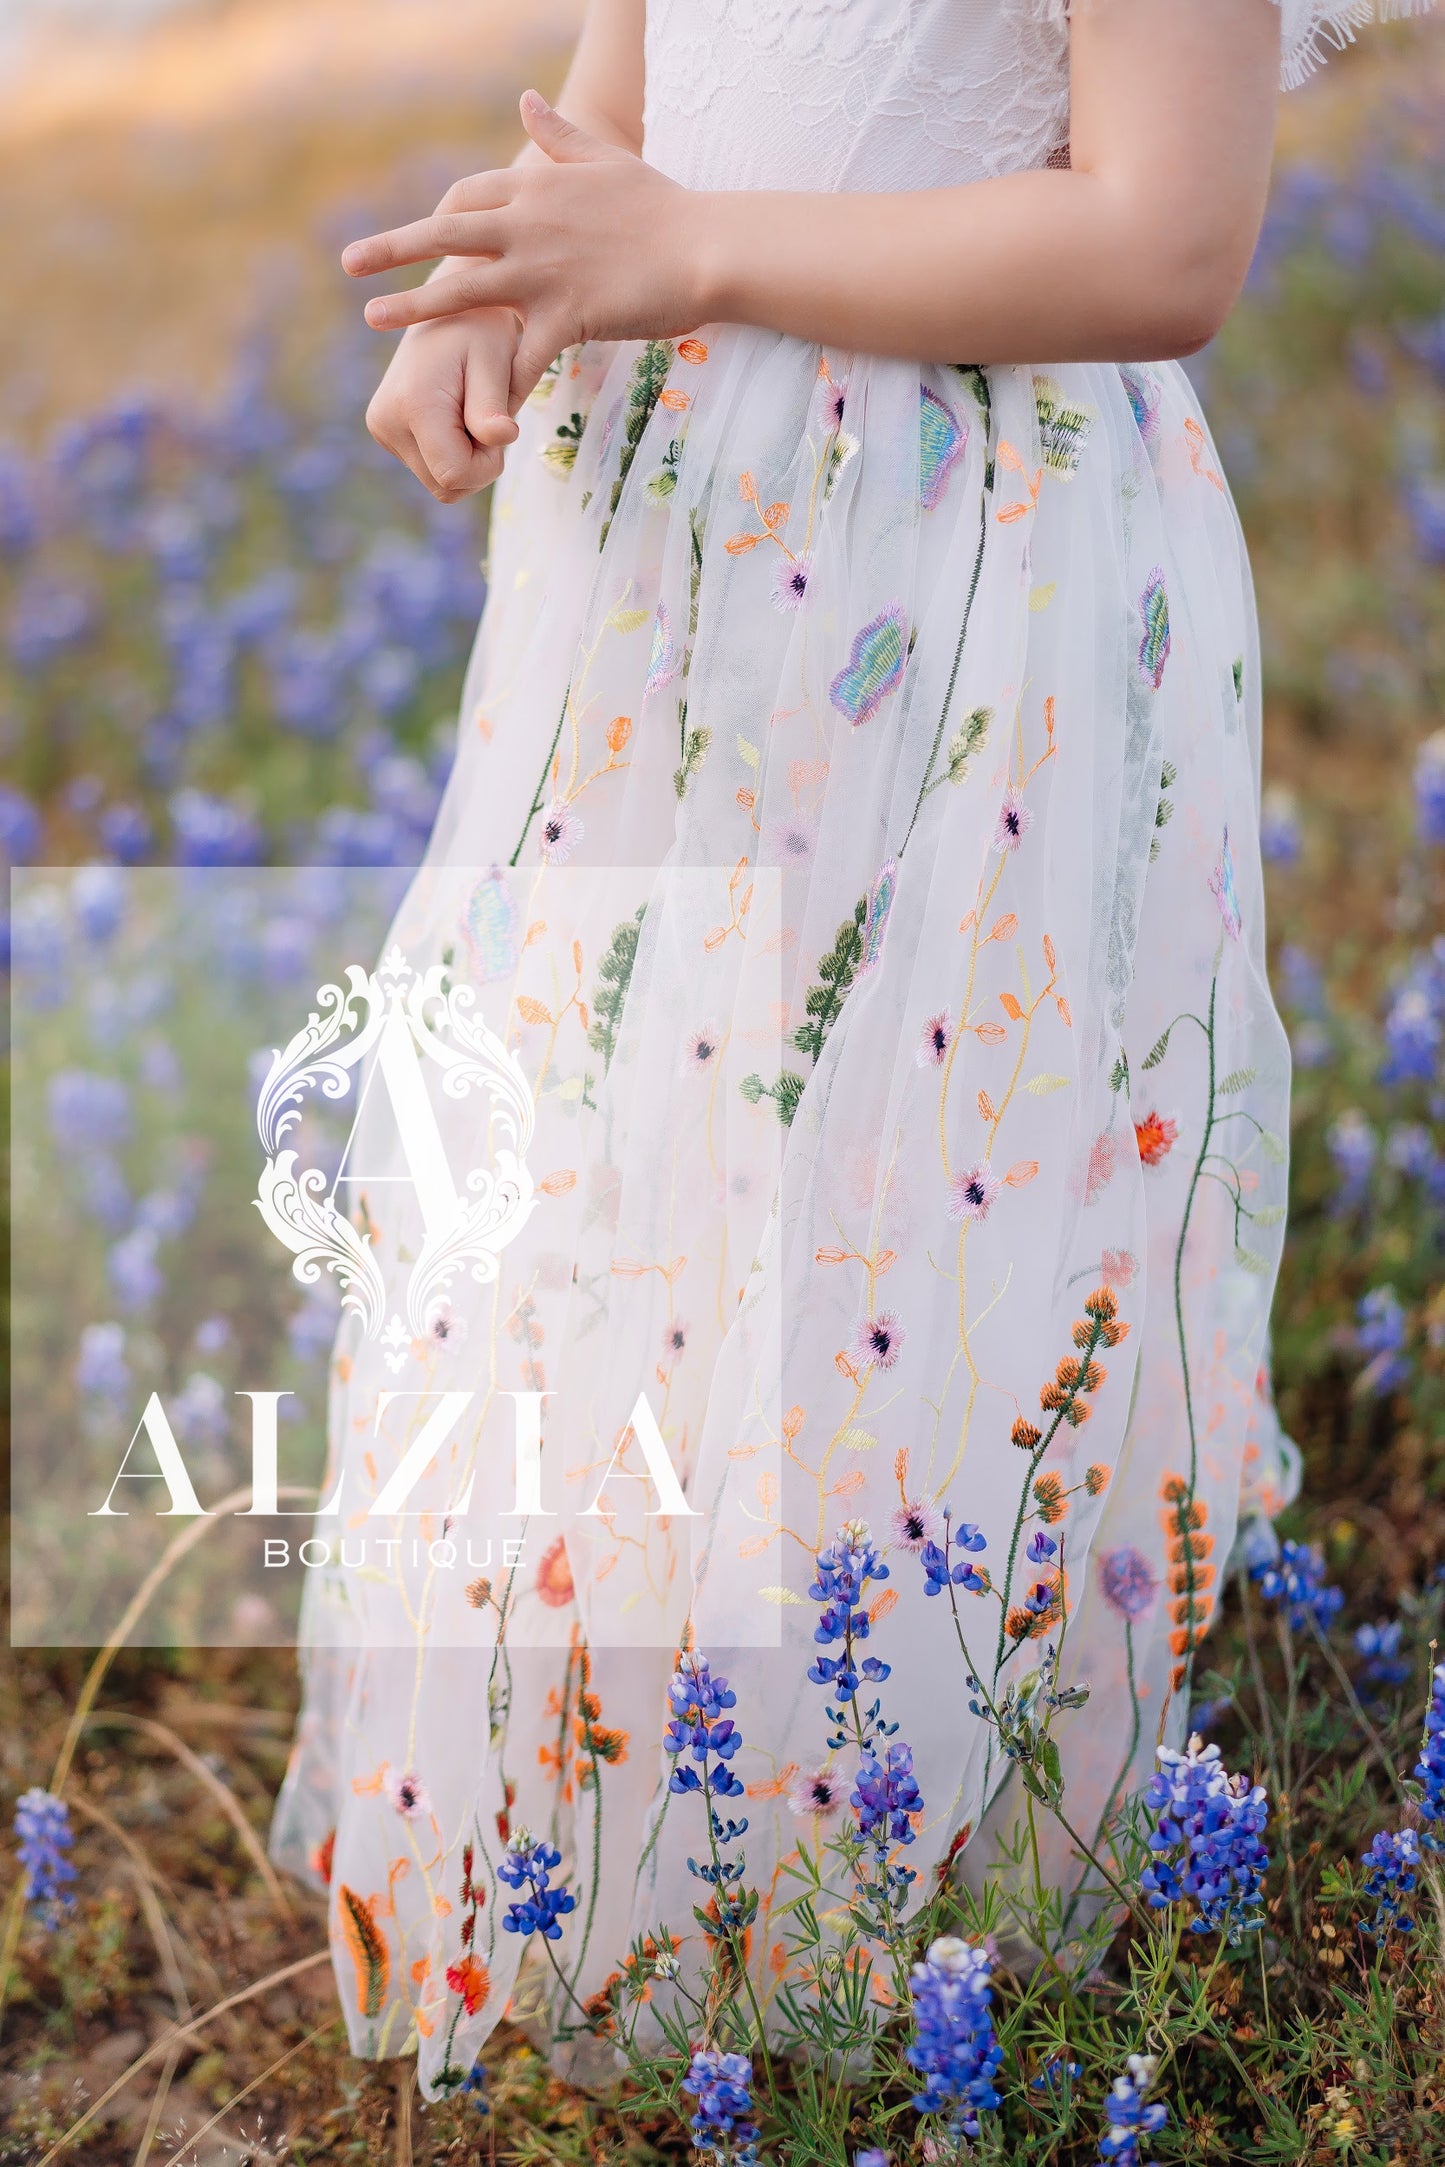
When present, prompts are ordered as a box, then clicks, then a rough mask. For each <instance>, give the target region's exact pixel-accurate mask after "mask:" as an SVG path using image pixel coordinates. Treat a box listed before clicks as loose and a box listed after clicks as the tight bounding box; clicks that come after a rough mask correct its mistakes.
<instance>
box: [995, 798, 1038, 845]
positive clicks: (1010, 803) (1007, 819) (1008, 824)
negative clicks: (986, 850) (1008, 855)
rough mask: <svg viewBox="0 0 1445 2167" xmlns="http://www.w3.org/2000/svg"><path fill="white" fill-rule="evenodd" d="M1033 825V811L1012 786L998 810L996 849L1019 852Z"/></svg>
mask: <svg viewBox="0 0 1445 2167" xmlns="http://www.w3.org/2000/svg"><path fill="white" fill-rule="evenodd" d="M1033 824H1034V816H1033V811H1032V809H1031V808H1030V807H1029V806H1027V805H1025V803H1024V801H1023V799H1022V797H1021V796H1020V795H1019V793H1018V791H1017V790H1015V789H1014V787H1013V785H1012V784H1010V785H1009V787H1008V789H1007V790H1005V792H1004V794H1003V803H1002V805H1001V806H1000V807H999V809H998V826H997V827H996V828H995V829H994V833H993V847H994V849H995V850H1017V849H1018V847H1019V844H1020V843H1021V842H1022V841H1023V839H1024V837H1025V836H1026V835H1027V834H1028V832H1029V829H1030V828H1031V827H1032V826H1033Z"/></svg>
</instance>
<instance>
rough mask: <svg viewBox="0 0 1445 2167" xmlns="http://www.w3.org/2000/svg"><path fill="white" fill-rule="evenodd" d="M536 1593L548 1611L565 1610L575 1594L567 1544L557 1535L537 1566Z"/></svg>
mask: <svg viewBox="0 0 1445 2167" xmlns="http://www.w3.org/2000/svg"><path fill="white" fill-rule="evenodd" d="M536 1586H537V1593H538V1595H539V1596H540V1597H541V1599H542V1601H543V1602H544V1603H545V1604H546V1605H547V1607H548V1609H549V1610H565V1609H566V1607H567V1605H568V1603H570V1602H571V1600H572V1597H573V1595H574V1593H575V1589H574V1587H573V1584H572V1566H571V1562H570V1560H569V1559H568V1556H567V1543H566V1538H565V1537H564V1536H561V1535H559V1536H558V1537H557V1539H556V1541H555V1542H553V1543H549V1544H548V1546H547V1548H546V1549H545V1550H544V1551H543V1552H542V1556H541V1559H540V1561H539V1563H538V1566H537V1582H536Z"/></svg>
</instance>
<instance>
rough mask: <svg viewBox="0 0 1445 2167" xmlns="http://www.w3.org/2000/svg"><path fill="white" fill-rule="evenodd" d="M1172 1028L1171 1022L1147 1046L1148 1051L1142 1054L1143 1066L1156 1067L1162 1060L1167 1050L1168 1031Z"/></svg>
mask: <svg viewBox="0 0 1445 2167" xmlns="http://www.w3.org/2000/svg"><path fill="white" fill-rule="evenodd" d="M1173 1029H1174V1026H1173V1024H1172V1023H1171V1024H1170V1025H1169V1028H1168V1030H1165V1031H1161V1033H1160V1034H1159V1036H1158V1038H1156V1039H1155V1041H1154V1043H1153V1045H1152V1046H1151V1047H1150V1048H1149V1051H1148V1052H1147V1053H1146V1054H1145V1056H1144V1061H1143V1066H1144V1067H1145V1068H1158V1066H1159V1063H1160V1062H1161V1061H1162V1060H1163V1058H1164V1056H1165V1054H1166V1053H1168V1051H1169V1033H1170V1031H1172V1030H1173Z"/></svg>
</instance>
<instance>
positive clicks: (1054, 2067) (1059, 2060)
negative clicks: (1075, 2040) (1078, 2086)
mask: <svg viewBox="0 0 1445 2167" xmlns="http://www.w3.org/2000/svg"><path fill="white" fill-rule="evenodd" d="M1081 2068H1082V2064H1081V2063H1079V2062H1071V2061H1068V2060H1066V2058H1065V2057H1064V2056H1063V2055H1062V2054H1051V2055H1050V2056H1049V2059H1048V2060H1047V2061H1046V2062H1045V2063H1044V2066H1043V2068H1042V2069H1041V2070H1040V2071H1039V2073H1038V2075H1037V2076H1036V2077H1030V2079H1029V2090H1030V2091H1032V2092H1053V2091H1056V2090H1057V2089H1058V2087H1059V2086H1060V2085H1061V2084H1063V2083H1065V2082H1066V2081H1067V2082H1068V2083H1070V2084H1072V2082H1073V2080H1074V2078H1075V2077H1077V2076H1078V2075H1079V2072H1080V2069H1081Z"/></svg>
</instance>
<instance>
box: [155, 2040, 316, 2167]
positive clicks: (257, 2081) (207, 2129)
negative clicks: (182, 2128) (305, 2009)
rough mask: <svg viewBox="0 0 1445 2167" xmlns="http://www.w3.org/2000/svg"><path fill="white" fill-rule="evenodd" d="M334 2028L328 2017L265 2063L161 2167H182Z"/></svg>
mask: <svg viewBox="0 0 1445 2167" xmlns="http://www.w3.org/2000/svg"><path fill="white" fill-rule="evenodd" d="M335 2024H336V2018H335V2017H328V2018H327V2019H326V2022H325V2023H324V2024H318V2025H317V2027H316V2029H315V2031H313V2032H308V2033H307V2034H306V2037H305V2038H304V2039H298V2040H297V2042H296V2044H295V2046H294V2047H288V2048H287V2049H286V2052H285V2053H284V2054H278V2055H277V2057H276V2059H275V2061H274V2062H271V2063H269V2064H268V2065H267V2067H266V2068H265V2069H263V2070H262V2071H261V2074H260V2076H259V2077H253V2078H252V2079H251V2081H250V2083H249V2084H246V2085H243V2086H242V2087H241V2090H240V2091H239V2092H237V2093H236V2094H235V2096H234V2098H231V2099H228V2100H227V2101H226V2104H225V2106H224V2107H220V2108H218V2109H217V2111H216V2112H215V2113H214V2114H213V2115H212V2116H211V2119H210V2121H209V2122H203V2123H202V2124H201V2126H200V2128H199V2129H198V2130H196V2131H195V2132H194V2134H193V2135H191V2136H189V2137H187V2139H186V2141H185V2143H184V2144H183V2145H182V2146H181V2147H180V2149H179V2150H178V2151H176V2152H172V2154H171V2156H170V2158H169V2159H168V2160H166V2161H165V2163H164V2167H185V2162H186V2157H187V2155H188V2154H190V2153H194V2151H195V2149H196V2146H197V2145H198V2144H199V2143H200V2141H201V2139H202V2138H203V2137H209V2136H210V2134H211V2131H212V2130H213V2129H215V2128H217V2127H218V2126H219V2125H220V2124H221V2123H222V2122H224V2121H225V2119H226V2116H227V2115H228V2114H233V2113H234V2112H235V2110H236V2108H237V2107H239V2106H240V2105H241V2103H242V2101H243V2100H247V2099H249V2098H250V2096H251V2094H252V2093H253V2092H258V2091H259V2090H260V2089H261V2086H262V2085H263V2084H264V2083H265V2082H266V2081H267V2079H268V2078H269V2077H274V2076H275V2074H276V2072H277V2070H278V2069H284V2068H285V2067H286V2064H287V2063H288V2062H294V2061H295V2059H296V2057H297V2055H298V2054H301V2053H304V2051H305V2049H306V2048H307V2047H309V2046H313V2045H314V2044H315V2042H316V2041H317V2040H318V2039H324V2038H325V2036H326V2034H327V2032H329V2031H331V2030H332V2029H333V2027H334V2026H335Z"/></svg>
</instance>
